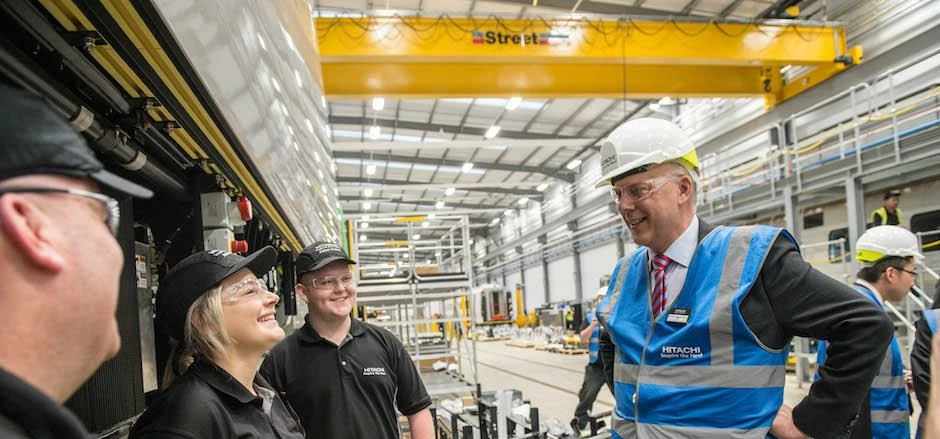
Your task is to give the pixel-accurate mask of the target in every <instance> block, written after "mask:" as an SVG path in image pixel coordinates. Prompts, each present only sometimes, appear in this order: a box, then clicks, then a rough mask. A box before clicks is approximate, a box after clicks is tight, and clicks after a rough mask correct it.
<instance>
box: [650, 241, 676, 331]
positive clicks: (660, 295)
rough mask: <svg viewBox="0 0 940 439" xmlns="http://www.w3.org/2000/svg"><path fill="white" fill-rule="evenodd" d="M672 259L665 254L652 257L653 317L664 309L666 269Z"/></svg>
mask: <svg viewBox="0 0 940 439" xmlns="http://www.w3.org/2000/svg"><path fill="white" fill-rule="evenodd" d="M671 262H672V259H669V258H667V257H666V256H665V255H656V257H654V258H653V295H652V299H653V301H652V303H653V309H652V311H653V318H654V319H655V318H656V317H658V316H659V314H660V313H661V312H663V311H664V310H665V309H666V269H667V268H669V264H670V263H671Z"/></svg>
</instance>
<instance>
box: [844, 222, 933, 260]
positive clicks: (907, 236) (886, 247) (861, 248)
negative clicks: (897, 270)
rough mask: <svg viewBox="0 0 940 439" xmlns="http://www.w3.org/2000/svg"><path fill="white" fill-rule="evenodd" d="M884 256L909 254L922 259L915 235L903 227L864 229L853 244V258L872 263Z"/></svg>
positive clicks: (916, 258) (904, 255) (915, 258)
mask: <svg viewBox="0 0 940 439" xmlns="http://www.w3.org/2000/svg"><path fill="white" fill-rule="evenodd" d="M886 256H901V257H908V256H911V257H913V258H914V260H917V261H920V260H922V259H924V255H923V254H921V252H920V244H918V243H917V237H916V236H914V234H913V233H911V232H910V231H908V230H907V229H905V228H903V227H898V226H877V227H872V228H870V229H868V230H866V231H865V233H863V234H862V236H860V237H859V238H858V242H857V243H856V244H855V260H857V261H858V262H860V263H863V264H872V263H875V262H877V261H878V260H879V259H881V258H884V257H886Z"/></svg>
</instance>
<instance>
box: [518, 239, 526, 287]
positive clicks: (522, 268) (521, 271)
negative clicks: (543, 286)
mask: <svg viewBox="0 0 940 439" xmlns="http://www.w3.org/2000/svg"><path fill="white" fill-rule="evenodd" d="M522 251H523V250H522V246H521V245H520V246H518V247H516V253H518V254H519V255H520V256H521V255H522ZM524 262H525V258H523V259H520V260H519V282H521V283H522V291H523V292H525V288H526V282H525V264H524Z"/></svg>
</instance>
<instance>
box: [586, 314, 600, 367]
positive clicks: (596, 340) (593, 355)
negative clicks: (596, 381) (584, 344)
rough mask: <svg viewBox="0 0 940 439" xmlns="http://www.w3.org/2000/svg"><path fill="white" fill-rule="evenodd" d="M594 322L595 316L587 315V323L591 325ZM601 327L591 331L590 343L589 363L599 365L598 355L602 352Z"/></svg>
mask: <svg viewBox="0 0 940 439" xmlns="http://www.w3.org/2000/svg"><path fill="white" fill-rule="evenodd" d="M593 320H594V314H588V315H587V323H588V324H589V325H590V324H591V322H592V321H593ZM600 340H601V327H600V325H598V326H597V327H595V328H594V330H593V331H591V340H590V341H589V342H588V363H590V364H594V363H597V357H598V355H597V353H598V351H599V350H600Z"/></svg>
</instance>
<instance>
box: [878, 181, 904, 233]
mask: <svg viewBox="0 0 940 439" xmlns="http://www.w3.org/2000/svg"><path fill="white" fill-rule="evenodd" d="M900 204H901V191H895V190H890V191H888V192H885V196H884V201H883V202H882V204H881V207H879V208H877V209H875V210H874V211H872V213H871V225H873V226H900V225H901V208H900V207H898V206H899V205H900Z"/></svg>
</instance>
